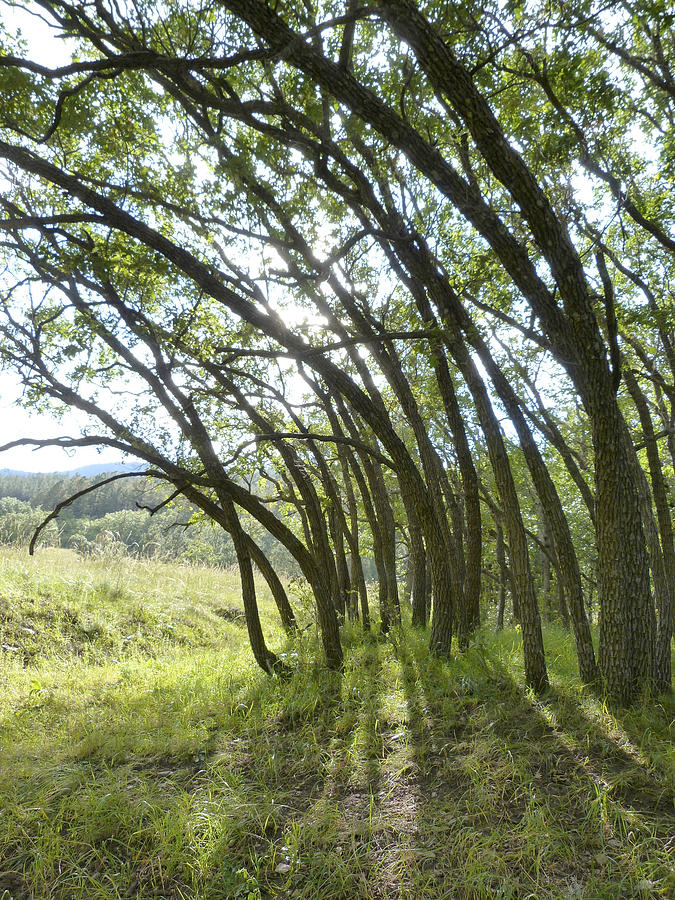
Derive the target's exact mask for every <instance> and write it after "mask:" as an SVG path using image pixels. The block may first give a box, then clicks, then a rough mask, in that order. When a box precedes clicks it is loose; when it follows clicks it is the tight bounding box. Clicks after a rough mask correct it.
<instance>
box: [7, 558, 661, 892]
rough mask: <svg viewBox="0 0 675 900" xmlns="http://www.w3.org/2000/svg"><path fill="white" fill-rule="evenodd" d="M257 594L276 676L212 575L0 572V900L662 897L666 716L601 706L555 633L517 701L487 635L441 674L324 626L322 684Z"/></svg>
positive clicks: (311, 660) (75, 564)
mask: <svg viewBox="0 0 675 900" xmlns="http://www.w3.org/2000/svg"><path fill="white" fill-rule="evenodd" d="M260 599H261V608H262V619H263V625H264V628H265V632H266V634H267V636H268V640H269V642H270V645H271V646H272V647H273V648H274V649H275V650H277V651H278V652H280V653H283V654H285V659H286V660H287V662H289V663H291V664H293V665H294V667H295V668H294V674H293V675H292V676H291V677H289V678H285V679H280V678H269V677H266V676H265V675H264V674H263V673H262V672H260V671H259V670H258V669H257V668H256V667H255V664H254V663H253V661H252V659H251V654H250V651H249V649H248V646H247V643H246V632H245V627H244V623H243V619H242V618H241V600H240V596H239V591H238V587H237V579H236V577H235V576H234V574H233V573H231V572H223V571H216V570H209V569H199V568H195V567H180V566H176V565H168V564H162V563H159V562H156V561H152V562H142V561H138V562H132V561H130V560H128V559H123V558H118V557H115V558H107V559H106V558H103V559H93V560H81V559H79V558H78V557H77V556H76V555H75V554H74V553H72V552H70V551H63V550H61V551H57V550H49V551H47V550H43V551H40V552H39V553H38V555H37V556H36V558H35V559H29V558H28V557H27V556H26V554H25V552H24V551H19V550H11V551H10V550H4V551H3V552H2V556H1V557H0V644H2V648H3V651H2V654H1V655H0V721H1V725H0V741H1V744H2V746H0V808H2V809H3V813H2V817H1V818H0V898H2V900H25V898H59V900H61V898H63V900H66V898H67V900H94V898H96V900H99V898H100V900H112V898H122V897H140V898H151V897H152V898H167V900H169V898H171V900H174V898H175V900H181V898H182V900H238V898H243V900H259V898H272V897H275V898H297V900H300V898H304V900H314V898H316V900H331V898H334V900H357V898H361V900H394V898H408V900H418V898H419V900H442V898H447V900H455V898H456V900H465V898H466V900H469V898H485V900H492V898H536V900H539V898H568V900H573V898H577V900H581V898H586V900H595V898H607V900H610V898H611V900H617V898H632V897H638V898H639V897H644V898H647V897H658V898H672V897H673V896H675V807H674V805H673V797H674V788H675V747H674V744H673V736H674V735H673V730H674V727H675V726H674V725H673V709H674V708H673V704H672V701H671V700H670V699H668V698H661V700H659V701H657V702H650V703H644V704H640V705H638V706H637V707H635V708H634V709H632V710H630V711H628V712H626V711H623V712H621V711H617V710H614V711H612V710H610V709H609V708H608V707H607V706H606V705H605V704H604V703H603V702H602V699H601V698H598V697H595V696H593V695H591V694H589V693H588V692H584V691H583V690H582V688H581V686H580V685H579V683H578V680H577V678H576V675H575V672H574V650H573V644H572V642H571V640H570V638H569V636H567V635H565V634H564V633H563V632H562V631H561V630H559V629H558V628H556V627H554V626H549V627H548V628H547V629H546V636H545V637H546V644H547V648H548V657H549V663H550V670H551V672H550V674H551V681H552V685H553V686H552V689H551V690H550V692H549V693H547V694H546V695H545V696H543V697H540V698H537V697H535V696H534V695H533V694H532V693H531V692H530V691H529V690H528V689H526V688H525V687H524V684H523V679H522V672H521V669H522V659H521V655H520V652H519V635H518V633H517V630H515V629H511V630H507V631H505V632H503V633H502V634H501V635H499V636H496V635H495V634H494V633H493V629H492V628H491V627H490V626H489V623H488V625H487V626H486V627H485V628H484V629H483V631H482V632H481V633H480V634H479V636H478V639H477V641H476V642H475V644H474V645H473V646H472V647H471V649H470V650H469V651H468V652H467V653H466V654H464V655H462V656H458V657H456V658H453V659H450V660H444V661H439V660H435V659H431V658H430V657H429V655H428V653H427V650H426V639H427V635H426V634H425V633H424V632H419V631H415V630H413V629H411V628H409V627H405V628H404V629H402V630H401V631H399V632H396V633H395V634H393V635H392V636H391V638H390V639H389V640H387V641H382V640H377V639H374V638H372V639H368V640H365V641H364V640H363V638H362V637H361V635H360V634H359V632H358V629H357V628H352V627H349V628H347V629H346V633H345V647H346V666H345V671H344V673H343V674H342V675H337V674H335V673H330V672H328V671H327V670H325V668H323V666H322V665H321V662H320V654H319V652H318V649H317V641H316V636H315V634H314V632H313V629H312V628H311V627H310V628H308V629H307V630H306V631H304V632H303V633H302V635H301V637H299V638H296V639H295V640H294V641H288V639H287V638H286V636H285V635H284V634H283V631H282V630H281V629H280V627H279V625H278V619H277V616H276V613H275V609H274V606H273V603H272V602H271V600H270V598H269V596H268V595H267V594H266V592H265V591H263V590H261V598H260ZM308 602H309V601H308V598H307V597H306V595H305V594H304V593H303V591H302V590H301V589H300V588H298V589H297V590H296V592H295V595H294V596H293V603H294V605H295V606H296V609H298V612H299V616H300V617H301V619H302V618H303V616H304V617H305V620H306V621H309V617H308V616H309V610H308V608H307V604H308ZM3 891H4V894H3Z"/></svg>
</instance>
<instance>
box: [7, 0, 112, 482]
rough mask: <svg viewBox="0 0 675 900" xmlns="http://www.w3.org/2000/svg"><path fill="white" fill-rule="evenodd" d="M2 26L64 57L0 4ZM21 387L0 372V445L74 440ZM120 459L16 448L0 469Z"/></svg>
mask: <svg viewBox="0 0 675 900" xmlns="http://www.w3.org/2000/svg"><path fill="white" fill-rule="evenodd" d="M0 15H1V16H2V22H3V25H4V26H5V27H6V28H7V30H8V31H9V32H10V33H16V31H17V29H21V32H22V34H23V37H24V38H25V39H26V40H27V41H29V43H30V46H31V55H32V56H34V58H36V59H44V60H49V63H50V64H51V65H58V64H59V63H60V62H64V61H65V60H67V58H68V53H67V48H66V47H65V46H64V43H63V41H58V40H56V39H55V38H54V37H53V36H52V34H51V33H50V30H49V28H48V27H47V26H46V25H45V24H44V23H43V22H41V21H40V20H39V19H37V18H35V17H33V16H28V15H27V14H26V13H24V12H22V11H21V10H17V9H16V8H12V7H10V6H8V5H7V4H6V3H4V2H0ZM20 396H21V387H20V385H19V382H18V381H17V379H16V378H15V377H14V376H12V375H11V374H10V373H0V446H2V445H4V444H6V443H9V442H10V441H14V440H16V439H17V438H21V437H38V438H47V437H57V436H61V435H69V436H70V437H78V436H79V435H80V433H81V431H82V427H83V426H84V425H85V424H86V419H85V418H84V417H83V416H82V415H79V414H77V413H75V412H72V413H69V414H67V415H65V416H64V418H63V419H61V420H56V419H55V418H53V417H52V416H49V415H45V414H40V413H36V412H34V411H33V410H29V409H26V408H24V407H22V406H21V403H20ZM119 460H120V454H119V452H118V451H116V450H102V451H97V450H96V449H95V448H93V447H85V448H82V449H78V450H68V451H66V450H63V449H61V448H59V447H46V448H41V449H38V450H35V449H33V448H30V447H18V448H16V449H14V450H6V451H4V452H2V453H0V469H19V470H21V471H24V472H56V471H62V470H68V469H74V468H77V467H78V466H86V465H89V464H91V463H108V462H117V461H119Z"/></svg>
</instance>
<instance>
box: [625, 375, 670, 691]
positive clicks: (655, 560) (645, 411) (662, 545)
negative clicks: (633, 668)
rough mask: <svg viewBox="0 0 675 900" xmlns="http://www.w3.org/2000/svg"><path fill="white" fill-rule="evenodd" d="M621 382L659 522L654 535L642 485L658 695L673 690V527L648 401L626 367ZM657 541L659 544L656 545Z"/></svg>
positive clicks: (645, 487) (648, 498) (646, 487)
mask: <svg viewBox="0 0 675 900" xmlns="http://www.w3.org/2000/svg"><path fill="white" fill-rule="evenodd" d="M624 380H625V382H626V386H627V387H628V391H629V393H630V395H631V397H632V398H633V402H634V403H635V408H636V409H637V411H638V416H639V418H640V425H641V426H642V434H643V435H644V439H645V449H646V453H647V462H648V465H649V475H650V479H651V487H652V494H653V497H654V506H655V507H656V516H657V520H658V526H659V527H658V531H659V534H654V531H655V525H654V523H653V522H652V521H651V520H652V509H651V498H650V496H649V490H648V486H647V485H644V492H645V493H646V495H647V496H646V497H645V498H644V500H643V502H644V506H645V511H644V515H643V521H645V529H646V531H647V533H648V535H649V538H648V539H649V546H650V564H651V568H652V575H653V580H654V587H655V594H656V596H657V609H658V613H659V618H658V624H657V632H656V644H655V648H654V674H653V678H654V688H655V690H656V691H658V692H659V693H661V692H664V691H670V690H672V673H671V655H670V643H671V638H672V628H673V607H674V606H675V547H674V546H673V527H672V521H671V518H670V509H669V506H668V493H667V487H666V483H665V479H664V476H663V470H662V468H661V460H660V459H659V452H658V447H657V445H656V438H655V435H654V426H653V423H652V418H651V415H650V413H649V406H648V404H647V399H646V397H645V396H644V394H643V392H642V390H641V389H640V386H639V384H638V382H637V379H636V378H635V376H634V375H633V373H632V372H631V371H630V369H629V368H628V367H627V366H624ZM659 537H660V542H659Z"/></svg>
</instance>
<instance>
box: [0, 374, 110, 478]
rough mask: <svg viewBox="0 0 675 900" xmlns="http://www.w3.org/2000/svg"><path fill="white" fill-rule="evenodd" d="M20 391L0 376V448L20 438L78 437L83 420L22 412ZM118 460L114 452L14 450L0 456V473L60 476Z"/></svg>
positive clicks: (71, 414) (10, 378)
mask: <svg viewBox="0 0 675 900" xmlns="http://www.w3.org/2000/svg"><path fill="white" fill-rule="evenodd" d="M19 393H20V388H19V387H18V384H17V381H16V379H15V378H14V376H12V375H9V374H3V375H0V446H1V445H3V444H7V443H9V442H10V441H14V440H17V438H22V437H35V438H48V437H60V436H63V435H68V436H69V437H78V436H79V435H80V433H81V430H82V426H83V424H84V423H85V419H84V418H83V417H82V416H81V415H78V414H77V413H75V412H69V413H66V415H65V416H64V417H63V419H62V420H59V421H57V420H56V419H54V418H53V417H52V416H47V415H41V414H39V413H36V412H34V411H33V410H30V409H25V408H23V407H21V406H20V405H19V404H18V403H17V399H18V395H19ZM120 459H121V457H120V454H119V452H118V451H117V450H109V449H105V450H101V451H98V450H96V448H95V447H83V448H82V449H77V450H63V449H61V448H60V447H44V448H40V449H38V450H35V449H34V448H31V447H17V448H16V449H14V450H5V451H4V452H3V453H0V469H19V470H21V471H22V472H59V471H64V470H68V469H75V468H78V467H79V466H87V465H90V464H91V463H114V462H119V461H120Z"/></svg>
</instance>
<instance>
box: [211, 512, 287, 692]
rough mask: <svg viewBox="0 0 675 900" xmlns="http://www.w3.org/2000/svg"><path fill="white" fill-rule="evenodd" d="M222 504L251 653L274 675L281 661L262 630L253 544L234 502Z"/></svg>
mask: <svg viewBox="0 0 675 900" xmlns="http://www.w3.org/2000/svg"><path fill="white" fill-rule="evenodd" d="M221 503H222V504H223V512H224V515H225V519H226V521H227V526H228V527H227V530H228V531H229V533H230V535H231V537H232V543H233V544H234V552H235V553H236V555H237V565H238V566H239V575H240V578H241V596H242V600H243V603H244V613H245V615H246V628H247V630H248V639H249V641H250V644H251V650H252V651H253V655H254V657H255V660H256V662H257V663H258V665H259V666H260V668H261V669H262V670H263V671H264V672H267V674H268V675H272V674H273V673H274V671H275V668H276V667H277V666H278V664H279V659H278V657H277V656H276V655H275V654H274V653H272V651H271V650H270V649H269V648H268V647H267V644H266V643H265V636H264V635H263V631H262V626H261V624H260V615H259V612H258V602H257V600H256V595H255V580H254V578H253V566H252V564H251V554H250V552H249V543H248V541H247V539H246V535H245V533H244V531H243V529H242V527H241V525H240V523H239V517H238V516H237V513H236V510H235V507H234V504H233V503H232V501H231V500H230V499H229V498H227V497H225V496H224V495H221Z"/></svg>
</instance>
